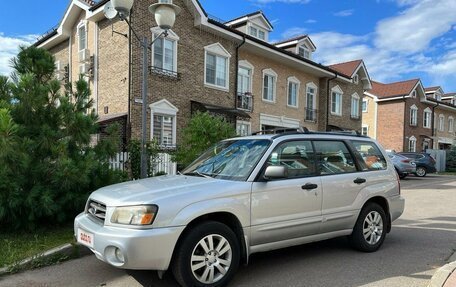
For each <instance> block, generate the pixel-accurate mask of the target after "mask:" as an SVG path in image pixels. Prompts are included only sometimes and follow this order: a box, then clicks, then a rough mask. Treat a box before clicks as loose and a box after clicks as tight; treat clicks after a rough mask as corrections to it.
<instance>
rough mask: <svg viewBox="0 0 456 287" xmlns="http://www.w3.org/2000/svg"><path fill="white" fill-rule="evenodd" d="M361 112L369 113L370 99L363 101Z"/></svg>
mask: <svg viewBox="0 0 456 287" xmlns="http://www.w3.org/2000/svg"><path fill="white" fill-rule="evenodd" d="M364 103H366V109H365V110H364ZM361 111H362V112H363V113H368V112H369V99H363V102H362V105H361Z"/></svg>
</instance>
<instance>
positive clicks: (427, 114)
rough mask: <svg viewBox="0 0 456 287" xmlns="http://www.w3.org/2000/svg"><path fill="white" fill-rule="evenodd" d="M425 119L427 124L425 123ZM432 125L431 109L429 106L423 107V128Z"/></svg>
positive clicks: (428, 127)
mask: <svg viewBox="0 0 456 287" xmlns="http://www.w3.org/2000/svg"><path fill="white" fill-rule="evenodd" d="M426 119H427V124H426ZM431 125H432V111H431V109H430V108H426V109H424V112H423V128H425V129H430V128H431Z"/></svg>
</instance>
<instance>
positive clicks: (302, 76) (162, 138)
mask: <svg viewBox="0 0 456 287" xmlns="http://www.w3.org/2000/svg"><path fill="white" fill-rule="evenodd" d="M107 2H109V1H107V0H101V1H97V2H94V1H89V0H72V1H71V2H70V5H69V8H68V10H67V11H66V13H65V16H64V18H63V19H62V21H61V22H60V25H59V27H58V28H57V29H55V30H53V31H52V32H51V33H49V34H47V35H46V36H44V37H43V38H41V39H40V40H39V41H38V42H37V43H36V44H35V45H36V46H38V47H42V48H45V49H48V50H49V51H51V52H52V53H53V54H54V55H55V57H56V67H57V76H58V77H60V78H61V79H64V80H65V81H67V82H73V81H75V80H77V79H78V77H79V75H80V74H82V75H84V77H85V79H86V80H87V81H89V83H90V88H91V90H92V97H93V101H94V104H95V109H96V112H97V113H98V115H99V117H100V121H101V122H102V121H106V122H112V121H116V120H118V119H125V130H126V131H127V132H126V133H128V137H131V138H139V137H140V135H141V130H142V129H141V112H142V104H143V103H142V100H141V84H142V77H141V72H142V66H141V63H142V58H141V57H142V55H141V47H140V45H139V42H138V41H137V40H136V38H135V37H134V35H132V33H131V31H130V30H129V28H128V25H127V24H126V23H125V22H122V21H119V20H108V19H106V18H105V16H104V14H103V9H104V6H105V5H106V3H107ZM156 2H157V1H156V0H141V1H135V4H134V6H133V9H132V12H131V16H130V19H129V20H130V23H131V26H132V28H133V30H134V31H135V32H136V34H137V35H138V36H139V37H148V38H149V39H151V40H152V39H155V40H156V41H155V44H154V45H153V46H151V49H150V54H149V55H150V58H151V59H150V66H149V67H148V68H149V69H148V70H149V75H148V77H147V85H148V91H149V92H148V104H147V105H148V115H147V119H148V120H147V123H148V124H147V125H148V126H147V131H148V134H149V135H150V138H151V139H156V140H157V141H158V142H159V144H161V145H162V146H170V147H172V146H176V145H178V144H179V142H180V138H181V132H180V131H182V129H183V128H184V127H185V126H186V125H187V124H188V122H189V120H190V119H191V117H192V115H193V114H194V113H195V112H196V111H209V112H211V113H213V114H217V115H220V116H223V117H224V118H225V119H226V120H227V121H229V122H231V123H233V125H236V128H237V131H238V134H240V135H246V134H249V133H251V132H254V131H258V130H262V129H271V128H297V127H301V126H305V127H307V128H309V129H310V130H355V131H361V127H362V121H361V117H362V112H361V109H362V104H361V101H362V95H363V93H364V91H366V90H369V89H370V88H371V81H370V78H369V75H368V72H367V69H366V67H365V65H364V63H363V62H362V61H361V60H358V61H352V62H348V63H340V64H335V65H332V66H324V65H321V64H318V63H316V62H314V61H313V60H312V57H313V53H315V52H316V50H317V47H315V45H314V44H313V42H312V40H311V39H310V38H309V37H308V36H307V35H302V36H299V37H295V38H293V39H288V40H285V41H281V42H279V43H269V42H268V41H269V33H270V32H272V31H273V26H272V24H271V23H270V21H269V20H268V19H267V18H266V16H265V15H264V14H263V13H262V12H260V11H259V12H255V13H251V14H247V15H244V16H241V17H239V18H236V19H234V20H231V21H228V22H224V21H220V20H216V19H213V18H211V17H209V16H208V14H207V13H206V12H205V10H204V8H203V7H202V6H201V4H200V3H199V2H198V1H197V0H188V1H186V0H174V1H173V2H174V4H176V5H178V6H180V7H181V8H182V11H181V13H180V14H179V16H178V17H177V19H176V23H175V26H174V27H173V29H172V30H169V31H168V35H167V36H166V37H160V38H158V37H159V35H160V34H161V32H162V31H161V30H160V28H159V27H157V25H156V23H155V20H154V17H153V16H152V15H151V14H150V13H149V11H148V7H149V6H150V5H151V4H154V3H156ZM156 38H157V39H156Z"/></svg>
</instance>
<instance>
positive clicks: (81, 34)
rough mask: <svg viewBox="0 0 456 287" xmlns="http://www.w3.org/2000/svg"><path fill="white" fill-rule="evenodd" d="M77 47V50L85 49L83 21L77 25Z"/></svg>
mask: <svg viewBox="0 0 456 287" xmlns="http://www.w3.org/2000/svg"><path fill="white" fill-rule="evenodd" d="M78 47H79V51H82V50H84V49H87V25H86V23H84V22H82V23H81V24H79V26H78Z"/></svg>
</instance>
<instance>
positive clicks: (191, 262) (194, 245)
mask: <svg viewBox="0 0 456 287" xmlns="http://www.w3.org/2000/svg"><path fill="white" fill-rule="evenodd" d="M239 259H240V247H239V242H238V240H237V238H236V235H235V234H234V232H233V231H232V230H231V229H230V228H229V227H228V226H226V225H225V224H222V223H219V222H214V221H209V222H205V223H202V224H200V225H198V226H196V227H194V228H192V229H191V230H190V231H189V232H188V233H187V234H186V235H185V237H184V238H183V239H182V241H181V244H180V245H179V247H178V249H177V250H176V256H175V258H174V261H173V266H172V271H173V274H174V277H175V278H176V280H177V282H179V284H180V285H181V286H225V285H226V284H227V283H228V282H229V281H230V280H231V278H232V277H233V276H234V274H235V272H236V270H237V268H238V266H239Z"/></svg>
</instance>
